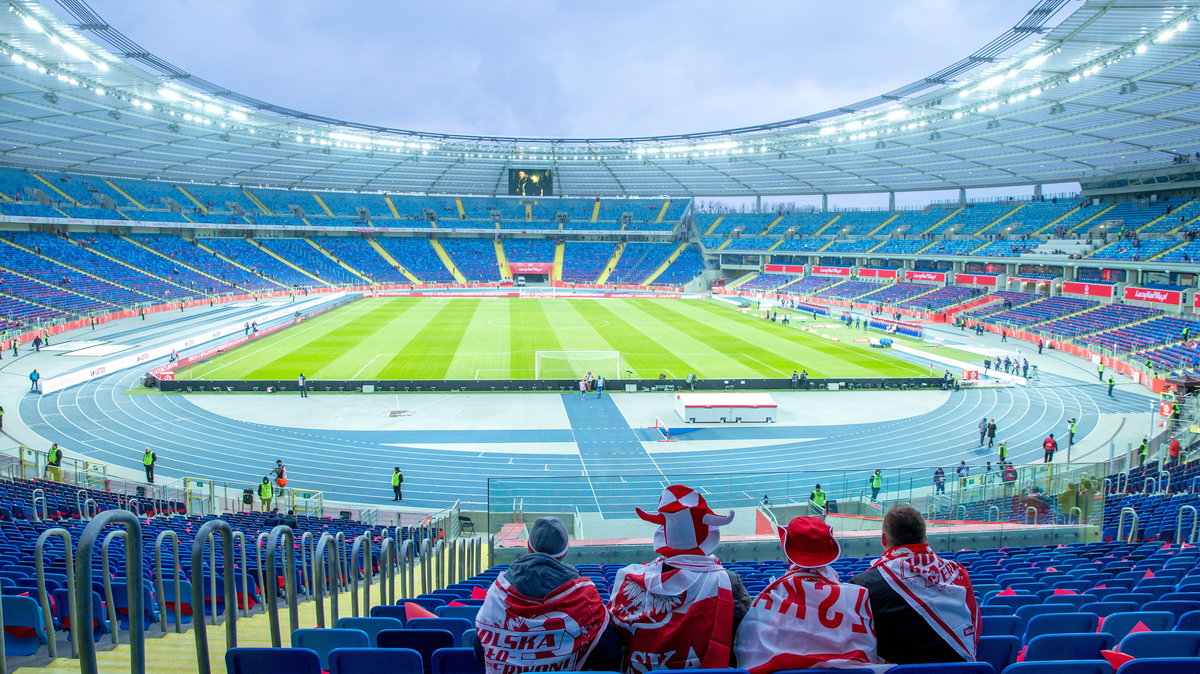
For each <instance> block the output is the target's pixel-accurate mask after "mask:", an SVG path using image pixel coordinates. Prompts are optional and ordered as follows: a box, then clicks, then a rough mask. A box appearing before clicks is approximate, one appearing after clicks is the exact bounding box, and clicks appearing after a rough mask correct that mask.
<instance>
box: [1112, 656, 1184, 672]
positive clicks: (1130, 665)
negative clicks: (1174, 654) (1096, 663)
mask: <svg viewBox="0 0 1200 674" xmlns="http://www.w3.org/2000/svg"><path fill="white" fill-rule="evenodd" d="M1117 674H1200V658H1147V659H1145V660H1130V661H1129V662H1126V663H1125V664H1123V665H1121V668H1120V669H1118V670H1117Z"/></svg>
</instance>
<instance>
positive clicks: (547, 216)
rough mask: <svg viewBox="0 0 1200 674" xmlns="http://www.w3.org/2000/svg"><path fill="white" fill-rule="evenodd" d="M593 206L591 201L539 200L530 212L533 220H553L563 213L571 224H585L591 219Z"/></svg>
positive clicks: (593, 202)
mask: <svg viewBox="0 0 1200 674" xmlns="http://www.w3.org/2000/svg"><path fill="white" fill-rule="evenodd" d="M594 204H595V201H593V200H591V199H541V200H538V201H537V202H536V203H534V204H532V206H531V207H530V210H531V211H532V215H533V219H534V220H555V219H557V218H558V214H559V213H565V214H566V216H567V219H568V220H571V221H572V222H586V221H588V220H591V219H592V207H593V206H594Z"/></svg>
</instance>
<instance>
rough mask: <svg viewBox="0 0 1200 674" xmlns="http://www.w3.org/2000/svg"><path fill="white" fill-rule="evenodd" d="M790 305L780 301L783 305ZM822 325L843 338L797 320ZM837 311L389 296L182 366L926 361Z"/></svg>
mask: <svg viewBox="0 0 1200 674" xmlns="http://www.w3.org/2000/svg"><path fill="white" fill-rule="evenodd" d="M781 314H782V312H781ZM813 325H820V326H829V327H828V328H824V327H822V328H820V331H821V332H823V333H826V334H831V335H836V336H838V337H839V338H840V339H841V340H842V341H841V342H834V341H831V340H828V339H823V338H821V337H818V336H816V335H812V334H809V333H806V332H803V331H802V330H800V329H797V328H798V327H801V326H813ZM868 335H871V336H879V333H878V332H866V333H864V332H862V331H860V330H847V329H844V328H842V327H840V324H838V323H837V321H836V320H834V319H832V318H828V317H818V318H816V319H813V318H811V317H810V318H808V319H807V320H805V321H793V324H792V325H791V326H783V325H780V324H779V323H772V322H769V321H764V320H762V319H761V318H755V317H753V316H750V315H747V314H743V313H740V312H738V311H736V310H734V309H733V308H732V307H730V306H729V305H727V304H722V303H719V302H715V301H710V300H699V299H697V300H674V299H666V300H653V299H604V300H599V299H564V298H556V299H533V298H529V299H525V298H484V299H477V298H445V299H439V298H386V299H385V298H380V299H362V300H359V301H357V302H354V303H353V304H350V305H348V306H346V307H343V308H341V309H337V310H335V311H332V312H329V313H327V314H323V315H321V316H318V317H316V318H314V319H312V320H309V321H305V322H304V323H300V324H299V325H296V326H293V327H291V328H287V329H285V330H281V331H279V332H277V333H275V334H272V335H270V336H267V337H264V338H262V339H259V340H255V341H252V342H250V343H248V344H245V345H243V346H241V347H239V348H236V349H233V350H230V351H227V352H224V353H222V354H219V355H217V356H214V357H213V358H210V359H208V360H205V361H202V362H200V363H197V364H195V365H193V366H191V367H190V368H185V369H183V370H181V371H180V372H179V373H178V375H177V376H178V378H179V379H205V380H274V379H294V378H295V377H296V376H297V375H298V374H300V373H304V375H305V376H307V377H308V378H309V379H313V380H319V379H324V380H349V379H360V380H374V379H425V380H444V379H470V380H476V379H534V378H541V379H577V378H579V377H580V376H582V375H583V374H584V373H586V372H588V371H592V372H594V373H597V374H600V375H603V376H605V377H608V378H656V377H658V376H659V375H660V374H664V375H666V376H667V377H670V378H673V379H677V378H683V377H686V376H687V375H688V374H689V373H693V372H694V373H696V374H697V375H699V376H700V377H701V378H708V379H711V378H732V377H768V378H780V377H787V376H790V375H791V373H792V370H801V369H807V370H808V373H809V376H812V377H818V378H819V377H912V376H928V374H929V373H928V370H927V369H925V368H922V367H921V366H919V365H916V364H913V363H909V362H906V361H903V360H900V359H898V358H895V357H893V356H891V355H890V354H888V353H887V352H886V351H883V350H880V349H872V348H870V347H869V345H868V344H866V343H865V342H854V341H853V339H865V338H866V337H867V336H868Z"/></svg>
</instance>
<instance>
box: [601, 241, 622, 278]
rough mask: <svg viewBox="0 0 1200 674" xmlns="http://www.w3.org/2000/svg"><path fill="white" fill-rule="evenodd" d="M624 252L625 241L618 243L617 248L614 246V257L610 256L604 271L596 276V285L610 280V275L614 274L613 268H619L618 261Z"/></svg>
mask: <svg viewBox="0 0 1200 674" xmlns="http://www.w3.org/2000/svg"><path fill="white" fill-rule="evenodd" d="M624 253H625V242H624V241H621V242H619V243H617V246H616V247H615V248H613V254H612V257H610V258H608V263H607V264H605V265H604V271H602V272H600V275H599V276H597V277H596V285H603V284H605V283H607V282H608V277H609V276H610V275H612V272H613V270H614V269H616V268H617V262H618V261H619V260H620V259H621V255H623V254H624Z"/></svg>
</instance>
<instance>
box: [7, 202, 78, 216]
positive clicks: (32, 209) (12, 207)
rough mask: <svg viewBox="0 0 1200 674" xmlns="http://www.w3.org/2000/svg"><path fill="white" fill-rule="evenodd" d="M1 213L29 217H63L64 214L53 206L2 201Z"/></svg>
mask: <svg viewBox="0 0 1200 674" xmlns="http://www.w3.org/2000/svg"><path fill="white" fill-rule="evenodd" d="M0 213H4V214H5V215H17V216H22V217H27V218H61V217H63V214H62V212H61V211H59V210H58V209H56V208H54V207H53V206H43V205H41V204H13V203H8V202H5V203H0Z"/></svg>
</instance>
